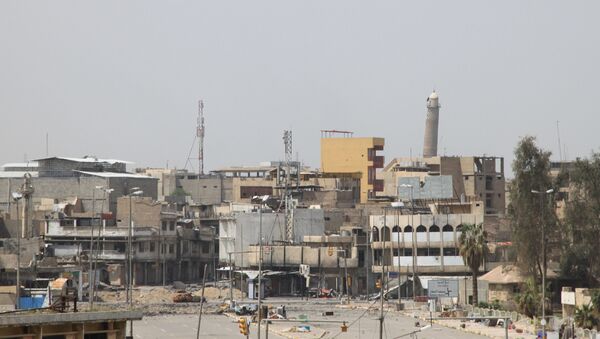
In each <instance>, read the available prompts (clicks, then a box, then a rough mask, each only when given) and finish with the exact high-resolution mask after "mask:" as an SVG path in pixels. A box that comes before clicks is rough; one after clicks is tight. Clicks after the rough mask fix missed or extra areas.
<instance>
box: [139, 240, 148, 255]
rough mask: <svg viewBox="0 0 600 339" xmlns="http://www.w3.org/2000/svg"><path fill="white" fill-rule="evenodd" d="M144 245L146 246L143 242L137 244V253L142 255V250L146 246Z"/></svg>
mask: <svg viewBox="0 0 600 339" xmlns="http://www.w3.org/2000/svg"><path fill="white" fill-rule="evenodd" d="M145 245H146V243H143V242H141V243H139V244H138V251H139V252H140V253H143V252H144V250H145V249H146V246H145Z"/></svg>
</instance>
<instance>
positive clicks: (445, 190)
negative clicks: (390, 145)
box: [381, 156, 506, 214]
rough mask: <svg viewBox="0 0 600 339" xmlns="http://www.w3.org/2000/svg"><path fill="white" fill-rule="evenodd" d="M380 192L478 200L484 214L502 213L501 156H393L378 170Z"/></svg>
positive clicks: (404, 196) (406, 196)
mask: <svg viewBox="0 0 600 339" xmlns="http://www.w3.org/2000/svg"><path fill="white" fill-rule="evenodd" d="M381 178H382V179H383V182H384V190H383V193H382V195H384V196H388V197H394V198H397V199H398V200H404V201H406V200H410V199H411V194H412V198H413V199H424V200H425V199H429V200H439V199H452V200H455V201H457V202H462V203H465V202H467V203H469V202H474V201H480V202H482V203H483V204H484V208H485V213H486V214H504V213H505V208H506V201H505V199H506V196H505V193H506V187H505V186H506V184H505V177H504V159H503V158H499V157H488V156H483V157H474V156H469V157H466V156H461V157H450V156H434V157H427V158H409V157H404V158H395V159H393V160H392V161H391V162H390V163H389V164H388V165H387V166H385V168H384V169H383V172H382V173H381Z"/></svg>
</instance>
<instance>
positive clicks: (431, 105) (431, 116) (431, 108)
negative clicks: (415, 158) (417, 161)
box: [423, 91, 440, 158]
mask: <svg viewBox="0 0 600 339" xmlns="http://www.w3.org/2000/svg"><path fill="white" fill-rule="evenodd" d="M439 122H440V103H439V101H438V95H437V93H436V92H435V91H433V93H431V94H430V95H429V97H428V98H427V120H425V140H424V142H423V157H424V158H429V157H435V156H437V146H438V125H439Z"/></svg>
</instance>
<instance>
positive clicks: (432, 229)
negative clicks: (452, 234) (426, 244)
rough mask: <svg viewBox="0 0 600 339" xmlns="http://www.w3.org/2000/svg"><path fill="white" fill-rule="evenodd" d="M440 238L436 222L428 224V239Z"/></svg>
mask: <svg viewBox="0 0 600 339" xmlns="http://www.w3.org/2000/svg"><path fill="white" fill-rule="evenodd" d="M440 238H441V236H440V227H439V226H438V225H436V224H433V225H431V226H429V241H440ZM430 252H431V251H430Z"/></svg>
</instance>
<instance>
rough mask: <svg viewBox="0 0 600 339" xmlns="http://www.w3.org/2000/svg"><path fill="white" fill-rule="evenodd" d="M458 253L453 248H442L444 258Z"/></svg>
mask: <svg viewBox="0 0 600 339" xmlns="http://www.w3.org/2000/svg"><path fill="white" fill-rule="evenodd" d="M456 255H458V251H457V249H456V248H455V247H444V256H456Z"/></svg>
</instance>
